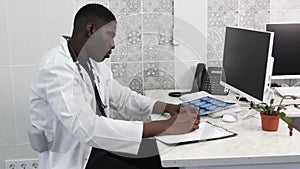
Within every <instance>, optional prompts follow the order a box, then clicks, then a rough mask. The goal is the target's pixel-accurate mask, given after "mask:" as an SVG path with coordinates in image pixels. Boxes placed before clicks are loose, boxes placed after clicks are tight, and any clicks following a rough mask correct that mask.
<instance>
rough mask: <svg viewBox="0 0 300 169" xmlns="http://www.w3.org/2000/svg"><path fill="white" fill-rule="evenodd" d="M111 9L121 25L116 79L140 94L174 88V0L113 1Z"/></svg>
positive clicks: (114, 59) (114, 60)
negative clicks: (149, 90)
mask: <svg viewBox="0 0 300 169" xmlns="http://www.w3.org/2000/svg"><path fill="white" fill-rule="evenodd" d="M109 8H110V9H111V10H112V11H113V13H114V14H115V15H116V16H117V18H118V22H119V23H118V29H117V37H116V49H115V50H114V51H113V54H112V57H111V69H112V72H113V75H114V77H115V79H116V80H118V81H119V82H120V83H121V84H123V85H126V86H129V87H130V88H131V89H133V90H135V91H137V92H139V93H143V90H144V89H172V88H174V49H173V46H172V43H173V39H172V37H173V25H174V24H173V0H133V1H130V0H110V1H109Z"/></svg>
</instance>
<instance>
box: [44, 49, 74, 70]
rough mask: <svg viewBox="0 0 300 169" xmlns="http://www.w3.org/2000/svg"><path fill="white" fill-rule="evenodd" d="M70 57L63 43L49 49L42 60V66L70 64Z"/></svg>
mask: <svg viewBox="0 0 300 169" xmlns="http://www.w3.org/2000/svg"><path fill="white" fill-rule="evenodd" d="M69 63H70V59H69V58H68V57H67V54H66V51H65V50H64V49H63V47H62V46H61V45H57V46H55V47H53V48H52V49H50V50H48V51H47V52H46V53H45V55H44V56H43V57H42V58H41V60H40V66H42V67H44V66H46V65H61V64H69Z"/></svg>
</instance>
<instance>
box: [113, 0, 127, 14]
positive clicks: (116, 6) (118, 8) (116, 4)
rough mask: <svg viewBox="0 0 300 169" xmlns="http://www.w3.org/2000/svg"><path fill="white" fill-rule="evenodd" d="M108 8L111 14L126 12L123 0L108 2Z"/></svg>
mask: <svg viewBox="0 0 300 169" xmlns="http://www.w3.org/2000/svg"><path fill="white" fill-rule="evenodd" d="M109 8H110V10H111V11H112V12H113V13H123V12H126V2H125V0H110V1H109Z"/></svg>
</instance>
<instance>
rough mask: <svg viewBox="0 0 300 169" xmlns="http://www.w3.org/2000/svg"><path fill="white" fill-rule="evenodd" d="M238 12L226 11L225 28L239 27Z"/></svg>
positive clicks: (224, 17)
mask: <svg viewBox="0 0 300 169" xmlns="http://www.w3.org/2000/svg"><path fill="white" fill-rule="evenodd" d="M238 14H239V13H238V11H226V12H224V16H223V25H224V26H238Z"/></svg>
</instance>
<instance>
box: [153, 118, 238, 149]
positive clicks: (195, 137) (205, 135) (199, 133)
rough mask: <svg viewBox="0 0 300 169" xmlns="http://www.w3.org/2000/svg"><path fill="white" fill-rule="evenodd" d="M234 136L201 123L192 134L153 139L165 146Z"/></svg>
mask: <svg viewBox="0 0 300 169" xmlns="http://www.w3.org/2000/svg"><path fill="white" fill-rule="evenodd" d="M235 135H237V134H236V133H233V132H231V131H228V130H226V129H224V128H221V127H218V126H215V125H212V124H211V123H209V122H201V123H200V124H199V129H197V130H195V131H193V132H190V133H187V134H179V135H162V136H156V137H155V138H156V139H158V140H159V141H161V142H163V143H165V144H177V143H184V142H192V141H205V140H214V139H219V138H227V137H231V136H235Z"/></svg>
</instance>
